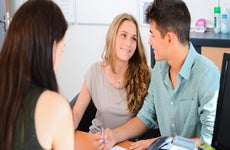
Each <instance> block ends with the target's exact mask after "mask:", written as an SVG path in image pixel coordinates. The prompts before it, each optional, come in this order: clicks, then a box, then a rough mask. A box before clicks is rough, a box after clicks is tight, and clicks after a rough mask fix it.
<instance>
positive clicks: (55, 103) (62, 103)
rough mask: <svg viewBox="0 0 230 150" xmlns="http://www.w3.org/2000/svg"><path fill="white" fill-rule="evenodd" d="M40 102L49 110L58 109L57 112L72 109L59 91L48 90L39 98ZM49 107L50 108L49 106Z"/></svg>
mask: <svg viewBox="0 0 230 150" xmlns="http://www.w3.org/2000/svg"><path fill="white" fill-rule="evenodd" d="M38 103H40V104H41V105H42V107H43V108H46V109H47V110H49V111H51V112H52V111H56V113H58V112H59V111H60V112H65V111H67V112H68V111H69V110H71V108H70V104H69V102H68V101H67V99H65V98H64V97H63V96H62V95H60V94H59V93H56V92H53V91H49V90H46V91H45V92H43V93H42V95H41V96H40V98H39V101H38ZM47 107H48V108H47Z"/></svg>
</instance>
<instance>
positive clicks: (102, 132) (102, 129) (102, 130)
mask: <svg viewBox="0 0 230 150" xmlns="http://www.w3.org/2000/svg"><path fill="white" fill-rule="evenodd" d="M101 134H102V136H103V142H102V143H103V144H105V139H104V128H103V127H101Z"/></svg>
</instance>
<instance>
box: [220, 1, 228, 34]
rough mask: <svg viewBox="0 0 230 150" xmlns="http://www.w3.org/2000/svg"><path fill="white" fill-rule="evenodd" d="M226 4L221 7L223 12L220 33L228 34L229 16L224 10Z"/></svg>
mask: <svg viewBox="0 0 230 150" xmlns="http://www.w3.org/2000/svg"><path fill="white" fill-rule="evenodd" d="M225 6H226V4H225V3H224V5H223V11H222V12H221V19H220V20H221V27H220V31H221V33H228V32H229V14H228V12H227V9H226V7H225Z"/></svg>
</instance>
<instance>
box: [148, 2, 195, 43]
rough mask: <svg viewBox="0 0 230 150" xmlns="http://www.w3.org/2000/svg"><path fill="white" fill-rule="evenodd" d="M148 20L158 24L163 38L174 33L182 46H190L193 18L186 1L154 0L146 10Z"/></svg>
mask: <svg viewBox="0 0 230 150" xmlns="http://www.w3.org/2000/svg"><path fill="white" fill-rule="evenodd" d="M146 20H147V21H148V22H151V21H155V22H156V25H157V29H158V30H159V31H160V32H161V35H162V37H164V36H165V34H166V33H167V32H173V33H175V34H176V35H177V36H178V39H179V40H180V42H181V43H182V44H188V41H189V33H190V24H191V16H190V13H189V10H188V8H187V6H186V4H185V3H184V1H182V0H154V1H153V3H152V4H151V5H150V6H149V7H148V8H147V9H146Z"/></svg>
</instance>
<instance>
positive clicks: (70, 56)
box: [57, 0, 230, 100]
mask: <svg viewBox="0 0 230 150" xmlns="http://www.w3.org/2000/svg"><path fill="white" fill-rule="evenodd" d="M79 1H83V0H79ZM79 1H78V2H79ZM88 1H90V0H88ZM100 1H101V0H100ZM114 1H115V2H116V5H118V4H119V5H120V6H122V7H123V6H124V5H126V0H125V1H124V0H122V1H116V0H114ZM185 2H186V4H187V5H188V8H189V10H190V12H191V16H192V24H191V26H192V27H194V24H195V22H196V20H197V19H198V18H206V19H207V23H208V27H213V26H212V22H213V20H212V18H213V7H214V6H215V5H217V1H216V0H185ZM127 3H129V2H127ZM133 3H136V5H135V6H139V4H140V0H135V1H134V0H133ZM76 4H78V6H76V8H78V7H81V8H82V7H85V9H88V5H90V4H88V5H87V6H79V5H80V4H79V3H76ZM94 5H95V4H94ZM229 5H230V2H229V1H228V5H227V7H228V8H230V7H229ZM94 7H98V8H100V9H98V11H103V7H106V6H102V7H101V5H100V6H94ZM110 7H111V6H110ZM106 8H107V7H106ZM127 9H132V10H133V9H136V11H138V12H137V13H136V14H137V15H136V18H137V19H138V20H139V13H140V12H139V10H140V9H139V8H132V7H127ZM111 10H113V8H111ZM89 12H90V13H93V12H92V11H90V10H89ZM85 15H87V14H85ZM95 17H97V16H95ZM107 17H108V18H109V17H111V18H112V19H113V16H107ZM107 29H108V25H97V24H91V25H84V24H79V23H78V20H77V16H76V24H74V25H70V26H69V29H68V31H67V37H66V46H65V51H64V55H63V61H62V64H61V65H60V67H59V69H58V71H57V79H58V82H59V85H60V92H61V93H62V94H63V95H64V96H65V97H66V98H68V99H69V100H71V99H72V98H73V97H74V96H75V95H76V94H77V93H78V92H79V91H80V89H81V86H82V83H83V80H84V74H85V72H86V70H87V69H88V68H89V66H90V65H91V64H92V63H94V62H95V61H99V60H101V53H102V51H103V48H104V43H105V36H106V32H107ZM140 30H141V35H142V40H143V42H144V46H145V48H146V50H147V55H148V58H149V60H148V62H149V64H150V51H149V45H148V43H147V41H148V37H149V28H148V26H140Z"/></svg>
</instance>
